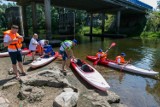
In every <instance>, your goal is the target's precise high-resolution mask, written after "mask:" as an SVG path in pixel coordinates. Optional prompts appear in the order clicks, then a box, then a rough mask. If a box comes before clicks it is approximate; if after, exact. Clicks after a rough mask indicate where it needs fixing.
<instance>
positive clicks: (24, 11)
mask: <svg viewBox="0 0 160 107" xmlns="http://www.w3.org/2000/svg"><path fill="white" fill-rule="evenodd" d="M26 15H27V14H26V6H25V5H22V21H23V30H24V36H25V37H27V36H28V25H27V20H26V19H27V16H26Z"/></svg>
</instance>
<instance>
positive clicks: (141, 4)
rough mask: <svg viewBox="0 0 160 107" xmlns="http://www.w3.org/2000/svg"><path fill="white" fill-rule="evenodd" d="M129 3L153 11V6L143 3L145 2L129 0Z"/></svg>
mask: <svg viewBox="0 0 160 107" xmlns="http://www.w3.org/2000/svg"><path fill="white" fill-rule="evenodd" d="M127 1H129V2H131V3H133V4H136V5H138V6H140V7H144V8H146V9H148V10H152V9H153V7H152V6H150V5H148V4H146V3H143V2H141V1H139V0H127Z"/></svg>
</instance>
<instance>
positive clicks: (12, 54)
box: [9, 51, 22, 64]
mask: <svg viewBox="0 0 160 107" xmlns="http://www.w3.org/2000/svg"><path fill="white" fill-rule="evenodd" d="M9 56H10V58H11V61H12V64H16V63H17V61H18V62H22V54H21V51H16V52H9Z"/></svg>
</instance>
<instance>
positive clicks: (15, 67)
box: [12, 64, 19, 78]
mask: <svg viewBox="0 0 160 107" xmlns="http://www.w3.org/2000/svg"><path fill="white" fill-rule="evenodd" d="M12 67H13V72H14V73H15V74H16V78H18V77H19V72H18V69H17V65H16V64H12Z"/></svg>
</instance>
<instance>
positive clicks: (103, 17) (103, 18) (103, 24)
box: [101, 13, 105, 41]
mask: <svg viewBox="0 0 160 107" xmlns="http://www.w3.org/2000/svg"><path fill="white" fill-rule="evenodd" d="M104 26H105V13H102V37H101V41H104Z"/></svg>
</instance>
